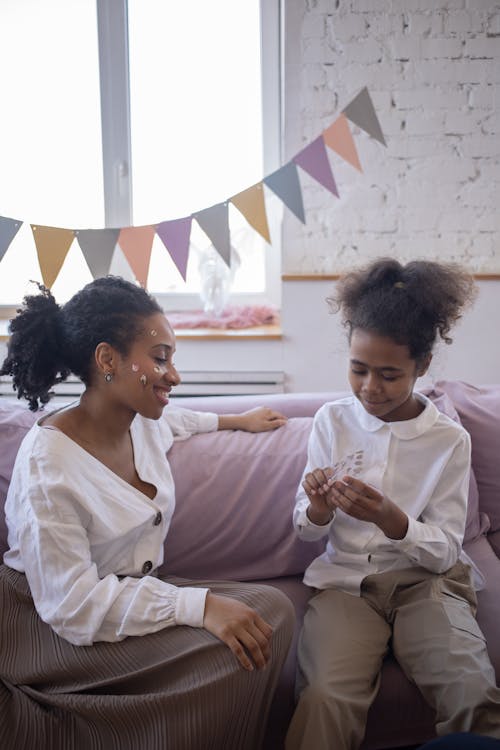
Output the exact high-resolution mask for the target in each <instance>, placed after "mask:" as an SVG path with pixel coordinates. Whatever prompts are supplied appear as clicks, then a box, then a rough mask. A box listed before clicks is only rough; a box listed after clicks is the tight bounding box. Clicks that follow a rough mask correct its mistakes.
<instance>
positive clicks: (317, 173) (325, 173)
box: [292, 135, 339, 198]
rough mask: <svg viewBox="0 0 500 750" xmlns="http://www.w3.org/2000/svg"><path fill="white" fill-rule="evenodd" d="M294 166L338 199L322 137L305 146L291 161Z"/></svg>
mask: <svg viewBox="0 0 500 750" xmlns="http://www.w3.org/2000/svg"><path fill="white" fill-rule="evenodd" d="M292 161H294V162H295V164H298V165H299V167H302V169H304V170H305V171H306V172H308V173H309V174H310V175H311V177H314V179H315V180H317V181H318V182H319V183H321V185H323V187H325V188H326V189H327V190H329V191H330V192H331V193H333V194H334V195H336V196H337V198H338V197H339V194H338V190H337V185H336V184H335V180H334V177H333V173H332V169H331V167H330V162H329V161H328V154H327V151H326V148H325V142H324V140H323V136H321V135H320V136H318V138H316V139H315V140H314V141H312V143H310V144H309V145H308V146H306V147H305V148H304V149H302V151H299V153H298V154H297V155H296V156H295V157H294V158H293V159H292Z"/></svg>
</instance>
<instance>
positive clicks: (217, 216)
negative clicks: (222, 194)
mask: <svg viewBox="0 0 500 750" xmlns="http://www.w3.org/2000/svg"><path fill="white" fill-rule="evenodd" d="M193 218H195V219H196V221H197V222H198V224H199V225H200V227H201V228H202V229H203V231H204V232H205V234H206V235H207V236H208V237H209V238H210V241H211V242H212V245H213V246H214V247H215V249H216V250H217V252H218V253H219V255H220V256H221V258H222V260H223V261H224V262H225V263H226V265H228V266H230V265H231V240H230V236H229V216H228V205H227V202H225V203H217V204H216V205H215V206H210V208H204V209H203V211H197V212H196V213H194V214H193Z"/></svg>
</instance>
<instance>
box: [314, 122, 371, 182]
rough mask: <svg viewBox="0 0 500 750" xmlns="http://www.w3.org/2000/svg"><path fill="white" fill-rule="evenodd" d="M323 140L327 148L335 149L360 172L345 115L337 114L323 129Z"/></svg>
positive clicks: (356, 152) (354, 145) (356, 153)
mask: <svg viewBox="0 0 500 750" xmlns="http://www.w3.org/2000/svg"><path fill="white" fill-rule="evenodd" d="M323 140H324V142H325V144H326V145H327V146H328V148H331V149H332V150H333V151H336V152H337V154H338V155H339V156H341V157H342V159H344V160H345V161H348V162H349V164H352V166H353V167H356V169H359V171H360V172H362V171H363V170H362V168H361V164H360V161H359V158H358V151H357V149H356V144H355V143H354V138H353V137H352V133H351V128H350V127H349V123H348V122H347V117H346V116H345V115H339V116H338V117H337V119H336V120H335V122H334V123H332V125H330V127H329V128H327V129H326V130H324V131H323Z"/></svg>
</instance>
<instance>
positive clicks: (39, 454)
mask: <svg viewBox="0 0 500 750" xmlns="http://www.w3.org/2000/svg"><path fill="white" fill-rule="evenodd" d="M216 429H217V415H216V414H211V413H210V414H209V413H201V412H192V411H189V410H186V409H178V408H176V407H168V409H167V410H165V412H164V415H163V416H162V418H160V419H159V420H157V421H155V420H151V419H145V418H143V417H141V416H139V415H137V416H136V417H135V418H134V420H133V421H132V424H131V426H130V436H131V440H132V445H133V451H134V462H135V467H136V469H137V473H138V475H139V477H140V478H141V479H142V480H144V481H145V482H148V483H150V484H152V485H154V486H155V487H156V490H157V492H156V495H155V497H154V498H153V499H152V500H151V499H150V498H149V497H147V496H146V495H145V494H143V493H142V492H140V491H139V490H138V489H136V488H134V487H132V486H131V485H130V484H128V483H127V482H126V481H125V480H123V479H121V478H120V477H119V476H118V475H117V474H115V473H114V472H113V471H111V469H109V468H108V467H107V466H105V465H104V464H102V463H101V462H100V461H98V459H96V458H94V457H93V456H92V455H91V454H90V453H88V452H87V451H86V450H84V449H83V448H82V447H81V446H80V445H78V444H77V443H76V442H74V441H73V440H71V438H69V437H68V436H67V435H65V434H64V433H63V432H61V431H60V430H58V429H55V428H51V427H43V426H40V425H39V424H38V423H35V424H34V425H33V427H32V429H31V430H30V431H29V433H28V434H27V435H26V437H25V439H24V440H23V442H22V444H21V446H20V449H19V452H18V455H17V458H16V462H15V466H14V470H13V475H12V480H11V483H10V486H9V491H8V495H7V500H6V504H5V513H6V520H7V526H8V543H9V550H8V551H7V552H6V553H5V555H4V562H5V563H6V564H7V565H9V566H10V567H12V568H14V569H16V570H18V571H20V572H23V573H25V574H26V577H27V579H28V582H29V585H30V589H31V593H32V596H33V601H34V603H35V606H36V609H37V611H38V613H39V614H40V616H41V618H42V619H43V620H44V621H45V622H47V623H48V624H50V625H51V626H52V628H53V629H54V630H55V631H56V632H57V633H58V634H59V635H61V636H62V637H64V638H66V639H67V640H69V641H71V642H72V643H75V644H78V645H87V644H90V643H93V642H94V641H99V640H104V641H116V640H122V639H123V638H125V637H126V636H128V635H143V634H146V633H149V632H154V631H157V630H161V629H162V628H165V627H168V626H171V625H176V624H185V625H191V626H201V625H202V624H203V614H204V607H205V597H206V593H207V589H203V588H197V587H182V588H179V587H176V586H173V585H171V584H169V583H167V582H165V581H163V580H161V579H159V578H157V577H155V576H154V575H151V573H154V571H155V569H156V568H157V567H158V566H159V565H161V564H162V562H163V543H164V539H165V536H166V534H167V531H168V528H169V525H170V521H171V519H172V515H173V512H174V508H175V488H174V481H173V477H172V473H171V471H170V466H169V463H168V461H167V458H166V455H165V454H166V451H168V449H169V448H170V447H171V445H172V442H173V441H174V439H176V438H180V439H184V438H186V437H188V436H189V435H192V434H194V433H196V432H209V431H212V430H216Z"/></svg>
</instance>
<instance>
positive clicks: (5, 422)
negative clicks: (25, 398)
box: [0, 401, 37, 561]
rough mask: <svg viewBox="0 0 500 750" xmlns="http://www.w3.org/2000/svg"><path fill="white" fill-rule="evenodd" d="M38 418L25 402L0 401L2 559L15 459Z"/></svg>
mask: <svg viewBox="0 0 500 750" xmlns="http://www.w3.org/2000/svg"><path fill="white" fill-rule="evenodd" d="M36 418H37V415H36V414H34V413H33V412H32V411H30V410H29V409H28V408H27V407H26V406H24V405H23V404H17V403H15V402H12V401H0V446H1V449H0V508H1V512H0V561H1V560H2V557H3V553H4V552H5V551H6V549H7V526H6V524H5V515H4V512H3V506H4V503H5V498H6V497H7V490H8V488H9V483H10V478H11V476H12V469H13V467H14V461H15V460H16V456H17V451H18V449H19V446H20V445H21V441H22V439H23V438H24V436H25V435H26V433H27V432H28V430H29V429H30V427H31V425H32V424H33V423H34V421H35V419H36Z"/></svg>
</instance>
